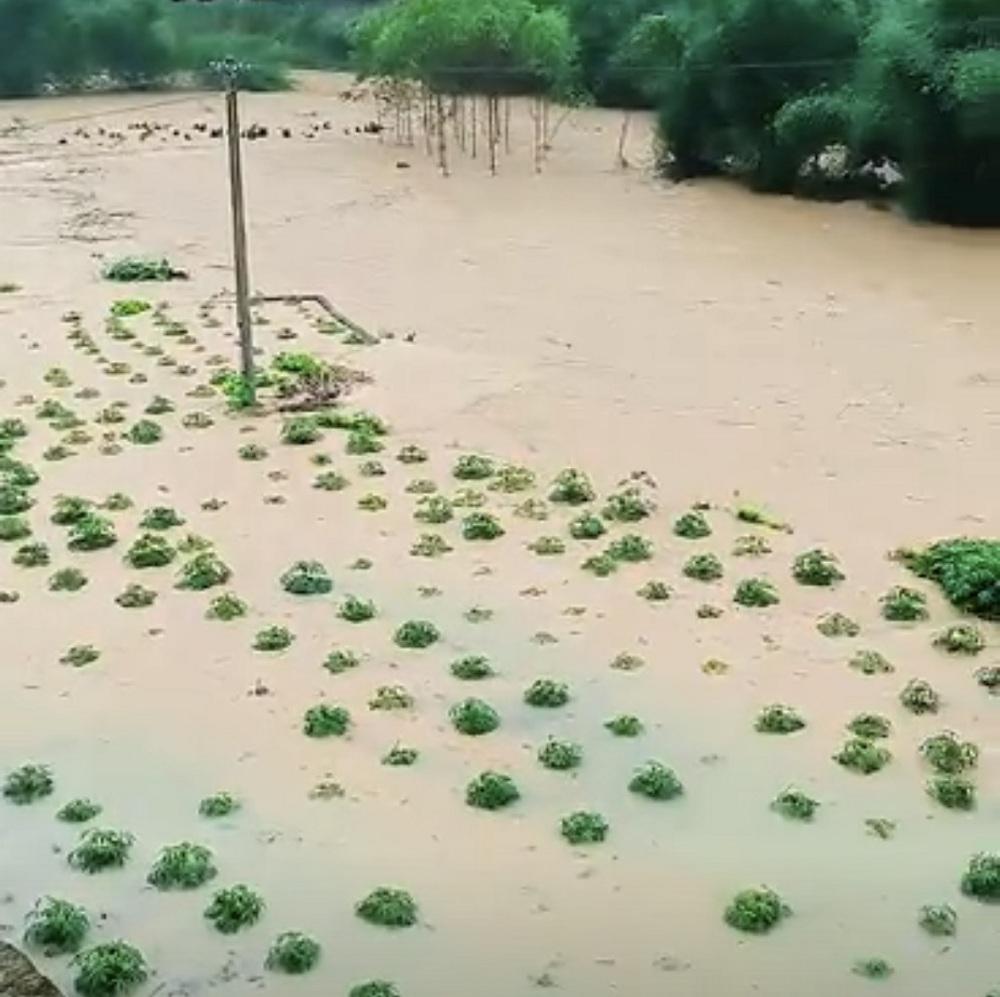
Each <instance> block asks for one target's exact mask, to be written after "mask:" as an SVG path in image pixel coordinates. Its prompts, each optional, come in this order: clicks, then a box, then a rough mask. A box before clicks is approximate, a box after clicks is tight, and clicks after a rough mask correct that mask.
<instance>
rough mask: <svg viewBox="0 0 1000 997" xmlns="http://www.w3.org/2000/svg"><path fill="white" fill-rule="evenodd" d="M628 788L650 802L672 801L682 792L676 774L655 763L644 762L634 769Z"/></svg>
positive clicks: (681, 786) (681, 785)
mask: <svg viewBox="0 0 1000 997" xmlns="http://www.w3.org/2000/svg"><path fill="white" fill-rule="evenodd" d="M628 788H629V790H630V791H631V792H633V793H637V794H638V795H640V796H645V797H647V798H648V799H650V800H672V799H674V797H676V796H680V795H681V794H682V793H683V792H684V785H683V783H682V782H681V781H680V779H678V778H677V773H675V772H674V770H673V769H671V768H667V766H666V765H664V764H663V763H662V762H657V761H649V762H646V763H645V764H644V765H641V766H640V767H639V768H638V769H636V771H635V774H634V775H633V776H632V778H631V780H629V784H628Z"/></svg>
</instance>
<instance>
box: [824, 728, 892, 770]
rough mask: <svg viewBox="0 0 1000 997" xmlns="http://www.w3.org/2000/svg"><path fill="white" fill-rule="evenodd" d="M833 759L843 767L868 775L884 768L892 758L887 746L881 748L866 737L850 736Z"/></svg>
mask: <svg viewBox="0 0 1000 997" xmlns="http://www.w3.org/2000/svg"><path fill="white" fill-rule="evenodd" d="M833 759H834V761H836V762H838V763H839V764H841V765H843V766H844V768H845V769H850V770H851V771H852V772H859V773H861V775H870V774H871V773H872V772H878V771H879V769H882V768H885V766H886V765H888V764H889V761H890V760H891V759H892V753H891V752H890V751H889V749H888V748H883V747H882V746H881V745H879V744H875V742H874V741H869V740H867V738H863V737H852V738H850V739H849V740H847V741H846V742H845V743H844V746H843V747H842V748H841V749H840V751H838V752H837V754H835V755H834V756H833Z"/></svg>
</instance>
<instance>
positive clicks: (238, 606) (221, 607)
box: [205, 592, 247, 623]
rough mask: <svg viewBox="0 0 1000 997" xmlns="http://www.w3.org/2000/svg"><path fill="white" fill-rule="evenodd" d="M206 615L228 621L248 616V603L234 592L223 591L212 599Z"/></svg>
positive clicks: (211, 618)
mask: <svg viewBox="0 0 1000 997" xmlns="http://www.w3.org/2000/svg"><path fill="white" fill-rule="evenodd" d="M205 615H206V616H207V617H208V619H210V620H222V621H223V622H226V623H228V622H229V621H230V620H236V619H239V618H240V617H241V616H246V615H247V604H246V603H245V602H244V601H243V600H242V599H240V598H239V597H238V596H236V595H234V594H233V593H232V592H223V593H222V595H217V596H216V597H215V598H214V599H213V600H212V601H211V603H210V604H209V607H208V610H207V612H206V613H205Z"/></svg>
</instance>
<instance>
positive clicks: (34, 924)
mask: <svg viewBox="0 0 1000 997" xmlns="http://www.w3.org/2000/svg"><path fill="white" fill-rule="evenodd" d="M27 920H28V926H27V929H26V930H25V932H24V940H25V941H26V942H27V943H28V944H29V945H32V946H34V947H36V948H40V949H42V950H43V951H44V952H45V955H47V956H54V955H62V954H63V953H66V952H75V951H76V950H77V949H78V948H79V947H80V946H81V945H82V944H83V940H84V938H86V937H87V932H88V931H89V930H90V918H89V917H88V916H87V912H86V911H85V910H84V909H83V908H82V907H79V906H77V905H76V904H72V903H70V902H69V901H68V900H60V899H58V898H57V897H43V898H42V899H41V900H39V901H38V902H37V903H36V904H35V906H34V907H33V908H32V909H31V911H30V912H29V913H28V918H27Z"/></svg>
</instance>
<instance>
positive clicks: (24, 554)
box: [11, 541, 52, 568]
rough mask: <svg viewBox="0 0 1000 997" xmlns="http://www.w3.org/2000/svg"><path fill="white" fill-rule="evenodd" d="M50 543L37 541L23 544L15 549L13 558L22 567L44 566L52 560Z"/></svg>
mask: <svg viewBox="0 0 1000 997" xmlns="http://www.w3.org/2000/svg"><path fill="white" fill-rule="evenodd" d="M51 559H52V558H51V555H50V554H49V547H48V544H44V543H41V542H40V541H35V542H34V543H26V544H22V545H21V546H20V547H18V548H17V550H16V551H14V556H13V557H12V558H11V560H12V561H13V562H14V564H16V565H17V566H18V567H21V568H39V567H44V566H45V565H46V564H48V563H49V561H50V560H51Z"/></svg>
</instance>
